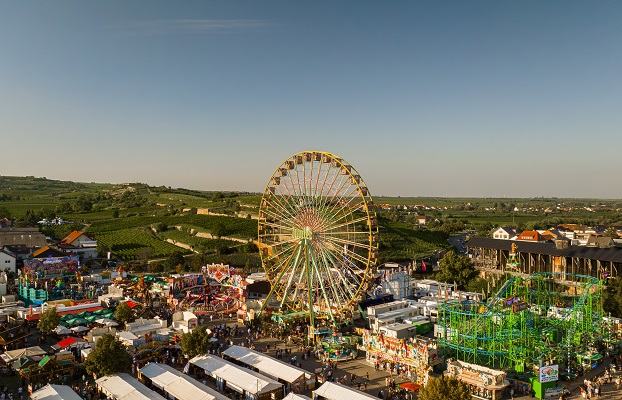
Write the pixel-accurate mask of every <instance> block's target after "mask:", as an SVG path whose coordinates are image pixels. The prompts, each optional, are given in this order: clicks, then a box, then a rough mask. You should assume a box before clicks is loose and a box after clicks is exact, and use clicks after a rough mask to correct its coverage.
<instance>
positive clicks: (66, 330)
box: [54, 325, 71, 335]
mask: <svg viewBox="0 0 622 400" xmlns="http://www.w3.org/2000/svg"><path fill="white" fill-rule="evenodd" d="M54 332H55V333H56V334H58V335H69V334H71V329H69V328H66V327H64V326H62V325H58V326H57V327H56V328H55V329H54Z"/></svg>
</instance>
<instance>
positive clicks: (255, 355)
mask: <svg viewBox="0 0 622 400" xmlns="http://www.w3.org/2000/svg"><path fill="white" fill-rule="evenodd" d="M222 354H223V355H225V356H227V357H231V358H233V359H234V360H237V361H240V362H242V363H243V364H246V365H250V366H252V367H254V368H257V369H258V370H259V372H263V373H264V374H268V375H271V376H274V377H276V378H279V379H283V380H284V381H286V382H290V383H291V382H295V381H296V380H298V379H300V377H304V375H305V374H309V372H307V371H305V370H304V369H301V368H298V367H294V366H292V365H290V364H288V363H286V362H282V361H279V360H277V359H276V358H272V357H270V356H267V355H265V354H263V353H260V352H258V351H254V350H251V349H249V348H248V347H242V346H231V347H229V348H228V349H227V350H225V351H224V352H223V353H222Z"/></svg>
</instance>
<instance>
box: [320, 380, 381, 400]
mask: <svg viewBox="0 0 622 400" xmlns="http://www.w3.org/2000/svg"><path fill="white" fill-rule="evenodd" d="M313 393H315V394H317V395H320V396H322V397H324V398H326V400H342V399H348V400H368V399H374V400H376V399H377V398H376V397H375V396H371V395H369V394H367V393H363V392H361V391H358V390H356V389H352V388H349V387H347V386H344V385H339V384H337V383H332V382H325V383H324V384H323V385H322V386H320V387H319V388H317V389H316V390H315V391H314V392H313Z"/></svg>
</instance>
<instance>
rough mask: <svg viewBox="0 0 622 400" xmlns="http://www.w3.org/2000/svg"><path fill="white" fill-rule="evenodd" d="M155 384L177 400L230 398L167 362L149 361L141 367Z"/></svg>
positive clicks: (141, 371)
mask: <svg viewBox="0 0 622 400" xmlns="http://www.w3.org/2000/svg"><path fill="white" fill-rule="evenodd" d="M140 373H141V375H143V376H145V377H147V378H149V379H150V380H151V383H153V385H154V386H156V387H158V388H160V389H163V390H164V391H165V392H167V393H168V394H170V395H171V396H173V397H174V398H176V399H177V400H228V399H229V398H228V397H226V396H224V395H222V394H220V393H218V392H217V391H215V390H214V389H212V388H209V387H207V386H205V385H204V384H202V383H200V382H198V381H196V380H195V379H192V378H191V377H189V376H188V375H185V374H182V373H181V372H179V371H177V370H176V369H175V368H173V367H170V366H168V365H166V364H159V363H149V364H147V365H145V366H144V367H142V368H141V369H140Z"/></svg>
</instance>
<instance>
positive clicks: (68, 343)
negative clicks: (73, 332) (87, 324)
mask: <svg viewBox="0 0 622 400" xmlns="http://www.w3.org/2000/svg"><path fill="white" fill-rule="evenodd" d="M76 342H77V340H76V338H73V337H68V338H65V339H63V340H61V341H60V342H58V343H56V345H57V346H59V347H60V348H61V349H64V348H65V347H67V346H71V345H72V344H74V343H76Z"/></svg>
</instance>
